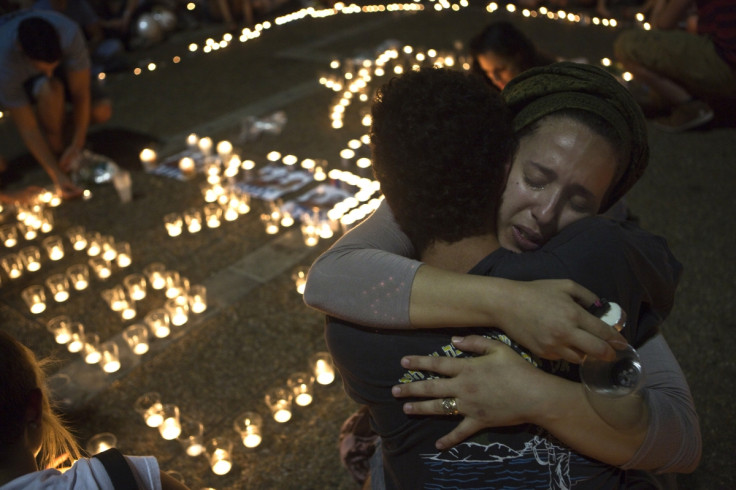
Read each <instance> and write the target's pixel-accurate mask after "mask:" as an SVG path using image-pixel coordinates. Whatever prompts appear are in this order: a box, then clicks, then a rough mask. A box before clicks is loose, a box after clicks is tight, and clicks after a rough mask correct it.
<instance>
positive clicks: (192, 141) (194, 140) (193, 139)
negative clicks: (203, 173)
mask: <svg viewBox="0 0 736 490" xmlns="http://www.w3.org/2000/svg"><path fill="white" fill-rule="evenodd" d="M198 143H199V136H197V134H196V133H191V134H190V135H189V136H187V146H188V147H189V149H190V150H196V149H197V148H198V146H197V144H198Z"/></svg>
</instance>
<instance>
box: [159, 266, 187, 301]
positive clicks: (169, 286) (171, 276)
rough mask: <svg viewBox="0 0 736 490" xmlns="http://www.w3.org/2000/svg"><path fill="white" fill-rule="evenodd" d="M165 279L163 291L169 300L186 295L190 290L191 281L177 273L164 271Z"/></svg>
mask: <svg viewBox="0 0 736 490" xmlns="http://www.w3.org/2000/svg"><path fill="white" fill-rule="evenodd" d="M163 278H164V281H165V284H166V285H165V286H164V288H163V289H164V294H165V295H166V297H167V298H176V297H178V296H181V295H182V294H186V292H187V290H188V289H189V279H187V278H186V277H182V276H181V274H179V273H178V272H177V271H164V272H163Z"/></svg>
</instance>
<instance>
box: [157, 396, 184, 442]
mask: <svg viewBox="0 0 736 490" xmlns="http://www.w3.org/2000/svg"><path fill="white" fill-rule="evenodd" d="M161 416H162V421H161V425H159V426H158V431H159V433H160V434H161V437H163V438H164V439H166V440H167V441H171V440H173V439H176V438H177V437H179V434H181V423H180V422H179V407H177V406H176V405H172V404H165V405H163V407H162V410H161Z"/></svg>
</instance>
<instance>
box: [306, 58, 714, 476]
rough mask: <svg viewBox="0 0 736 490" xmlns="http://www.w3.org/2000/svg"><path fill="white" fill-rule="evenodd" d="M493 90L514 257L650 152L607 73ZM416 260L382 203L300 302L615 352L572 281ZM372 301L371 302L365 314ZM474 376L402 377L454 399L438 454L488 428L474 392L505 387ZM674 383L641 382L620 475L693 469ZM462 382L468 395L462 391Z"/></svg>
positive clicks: (603, 202) (685, 398) (664, 364)
mask: <svg viewBox="0 0 736 490" xmlns="http://www.w3.org/2000/svg"><path fill="white" fill-rule="evenodd" d="M503 95H504V98H505V100H506V101H507V103H508V104H509V106H510V107H511V109H512V112H513V113H514V114H515V119H514V125H515V130H516V132H517V134H518V136H519V140H520V147H519V151H518V153H517V155H516V157H515V158H514V161H513V163H512V165H511V168H510V169H509V176H508V181H507V186H506V190H505V191H504V194H503V197H502V203H501V207H500V211H499V217H498V235H499V240H500V242H501V244H502V246H504V247H505V248H507V249H510V250H513V251H516V252H525V251H532V250H536V249H538V248H540V247H542V246H543V244H544V243H545V242H546V241H547V240H549V239H550V238H551V237H552V236H554V235H555V234H556V233H557V232H558V231H559V230H561V229H562V228H564V227H565V226H567V225H569V224H571V223H573V222H575V221H577V220H579V219H581V218H584V217H587V216H592V215H594V214H597V213H600V212H603V211H606V210H607V209H609V208H610V207H611V206H612V205H613V204H615V203H616V202H617V201H618V200H620V199H621V197H623V196H624V195H625V193H626V192H627V191H628V190H629V189H630V188H631V187H632V186H633V185H634V183H635V182H636V181H637V180H638V179H639V177H640V176H641V175H642V173H643V171H644V169H645V167H646V164H647V159H648V144H647V135H646V125H645V121H644V118H643V115H642V114H641V111H640V109H639V107H638V106H637V104H636V102H635V101H634V100H633V99H632V98H631V96H630V94H629V93H628V92H627V91H626V89H625V88H624V87H623V86H621V85H620V84H619V83H618V82H617V81H616V80H615V79H613V77H611V76H610V75H608V74H607V73H606V72H605V71H603V70H600V69H597V68H595V67H591V66H587V65H580V64H575V63H567V62H563V63H556V64H553V65H549V66H547V67H542V68H536V69H532V70H529V71H527V72H525V73H523V74H522V75H520V76H519V77H518V78H516V79H514V80H513V81H512V82H510V83H509V84H508V85H507V87H506V88H505V89H504V91H503ZM602 219H603V218H602ZM413 254H414V251H413V248H412V246H411V243H410V242H409V240H408V239H407V238H406V237H405V236H404V235H403V234H402V233H401V231H400V230H399V229H398V227H397V225H396V224H395V223H394V222H393V219H392V216H391V214H390V210H388V208H387V207H386V206H385V205H383V206H382V208H379V210H378V211H377V212H376V213H374V215H373V216H372V217H370V218H369V219H368V220H366V221H365V222H364V223H363V224H361V225H360V226H358V227H357V228H356V229H355V230H353V231H351V232H350V233H348V234H347V235H346V236H345V237H343V238H341V240H340V241H338V242H337V243H336V244H335V245H334V246H333V247H332V248H331V249H330V250H329V251H328V252H326V253H325V254H323V255H322V256H321V257H320V258H319V259H318V260H317V261H316V262H315V264H314V265H313V266H312V269H311V270H310V273H309V279H308V282H307V289H306V291H305V296H304V299H305V302H306V303H307V304H308V305H309V306H312V307H315V308H317V309H319V310H321V311H324V312H326V313H329V314H330V315H333V316H335V317H338V318H342V319H345V320H349V321H353V322H356V323H359V324H362V325H367V326H371V327H376V328H433V327H446V326H448V325H454V326H485V325H494V326H498V327H500V328H502V329H503V330H504V331H505V332H506V333H507V334H508V336H509V337H511V338H512V339H514V340H515V341H516V342H517V343H519V344H521V345H523V346H525V347H526V348H527V349H528V350H530V351H531V352H532V353H534V354H536V355H538V356H540V357H542V358H545V359H551V360H554V359H562V360H566V361H569V362H573V363H578V362H580V360H581V359H582V356H583V355H585V354H589V355H592V356H597V357H604V356H608V355H610V354H612V352H613V350H612V347H611V346H610V345H609V344H608V342H607V341H608V340H615V339H616V338H617V335H618V334H616V333H615V332H614V331H613V329H611V328H610V327H608V326H607V325H605V324H604V323H603V322H601V321H600V320H598V319H597V318H595V317H594V316H592V315H590V314H588V313H586V311H585V310H584V308H583V307H582V306H580V305H584V306H588V305H591V304H592V303H594V302H595V301H596V300H597V299H598V298H597V296H596V295H595V294H594V293H592V292H590V291H588V290H586V289H585V288H582V287H581V286H579V285H577V284H574V283H572V282H571V281H565V280H559V281H557V280H545V281H532V282H515V281H508V280H504V279H499V278H488V277H477V276H470V275H464V274H456V273H451V272H448V271H444V270H439V269H435V268H432V267H429V266H427V265H424V264H422V263H420V262H417V261H414V260H411V259H408V258H405V257H412V256H413ZM399 255H403V257H400V256H399ZM335 291H339V294H334V292H335ZM379 302H380V305H381V307H380V308H375V304H377V303H379ZM465 342H466V344H464V345H462V346H461V347H460V348H461V349H463V348H467V349H468V350H470V347H472V346H475V348H476V349H480V347H479V346H478V344H479V342H477V341H472V342H470V343H467V342H468V340H466V341H465ZM636 347H638V348H641V349H642V351H641V352H640V353H641V354H642V356H643V357H646V359H645V360H646V361H647V362H651V366H652V371H653V372H658V371H659V370H660V368H662V369H661V370H667V371H670V372H679V373H680V374H681V371H680V370H679V367H678V366H677V363H676V361H675V360H674V357H672V355H671V352H669V348H668V347H667V344H666V342H665V341H664V338H663V337H662V336H661V334H657V335H655V337H653V338H652V339H651V340H650V341H647V342H646V343H645V345H642V346H636ZM407 354H413V353H407ZM485 357H488V356H485ZM476 359H478V358H476ZM442 360H443V361H445V359H442ZM447 361H452V362H454V363H467V362H469V360H460V359H447ZM407 362H408V364H406V365H404V367H405V368H409V369H424V368H425V367H426V366H420V364H421V363H422V362H423V360H422V359H420V358H416V357H411V358H409V359H407ZM465 365H466V364H465ZM465 365H464V364H459V365H458V364H456V365H454V366H453V368H452V371H453V372H447V373H440V374H448V375H454V374H456V373H458V372H460V371H461V370H462V369H463V366H465ZM475 376H476V378H475V379H471V380H470V381H469V380H468V379H463V383H462V384H461V383H460V382H459V381H458V382H456V383H454V384H453V381H454V380H449V381H448V380H443V381H444V382H443V383H442V384H441V385H438V384H437V383H434V382H432V381H424V382H421V383H409V384H407V385H403V386H402V387H401V389H400V390H398V392H397V393H396V395H397V396H407V395H411V396H419V397H427V396H431V397H432V398H438V397H439V398H444V397H452V398H454V399H455V402H456V405H455V406H457V408H458V409H459V410H460V413H462V414H463V415H465V416H466V419H465V422H464V423H463V424H464V425H463V426H462V428H461V429H460V430H458V429H456V430H455V431H453V432H452V433H451V434H450V435H448V436H445V437H444V438H442V439H441V440H440V441H439V443H440V446H441V447H443V448H447V447H449V446H451V445H453V444H455V443H457V442H459V441H460V440H462V439H464V438H465V437H467V436H468V435H470V434H472V433H474V432H475V431H477V430H479V429H480V428H482V427H490V426H493V421H492V415H493V414H492V413H485V414H484V413H483V412H484V410H483V406H484V400H485V398H484V397H487V396H493V395H495V396H496V398H498V397H503V393H495V394H493V393H492V394H490V395H489V394H488V393H483V388H484V385H486V384H487V383H486V382H485V378H486V377H487V375H485V374H484V373H482V372H480V371H478V370H477V369H476V370H475ZM673 378H674V377H673ZM677 378H678V379H677V380H672V381H673V383H674V385H676V386H668V387H665V388H661V387H657V386H650V385H647V386H646V387H645V392H647V393H648V394H647V396H648V397H649V398H648V403H649V404H650V407H649V408H650V411H651V413H650V414H649V415H650V416H649V418H648V420H649V429H648V432H647V435H646V439H645V440H644V442H643V443H642V445H641V447H640V449H639V450H638V451H636V454H633V455H632V458H631V459H630V460H629V461H604V462H607V463H609V464H612V465H616V466H621V467H622V468H627V469H628V468H637V469H647V470H658V471H666V472H687V471H692V470H693V469H694V467H695V466H696V465H697V463H698V461H699V457H700V442H699V441H700V432H699V427H698V424H697V416H696V415H695V410H694V407H693V403H692V398H691V396H690V393H689V389H688V387H687V383H686V382H685V381H684V377H683V376H679V377H677ZM651 379H654V377H652V378H651ZM675 381H677V382H676V383H675ZM433 383H434V384H433ZM468 383H471V384H473V385H474V386H475V389H471V390H467V389H465V388H466V387H467V386H468V385H469V384H468ZM650 391H651V393H649V392H650ZM464 407H466V409H464ZM478 407H480V409H478V410H476V409H477V408H478ZM471 409H472V413H471ZM407 411H408V412H409V413H413V414H437V415H442V414H443V413H446V410H445V409H444V408H443V406H442V404H441V400H429V401H425V402H418V403H412V404H410V405H409V406H408V407H407ZM485 412H488V411H485ZM484 415H485V416H484ZM602 442H604V441H592V443H593V444H601V443H602Z"/></svg>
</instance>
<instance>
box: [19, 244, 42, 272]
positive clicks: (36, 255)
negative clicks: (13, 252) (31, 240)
mask: <svg viewBox="0 0 736 490" xmlns="http://www.w3.org/2000/svg"><path fill="white" fill-rule="evenodd" d="M19 255H20V259H21V260H22V261H23V265H24V266H25V268H26V270H27V271H28V272H35V271H37V270H39V269H40V268H41V250H39V249H38V247H34V246H32V245H31V246H30V247H25V248H23V249H21V251H20V253H19Z"/></svg>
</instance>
